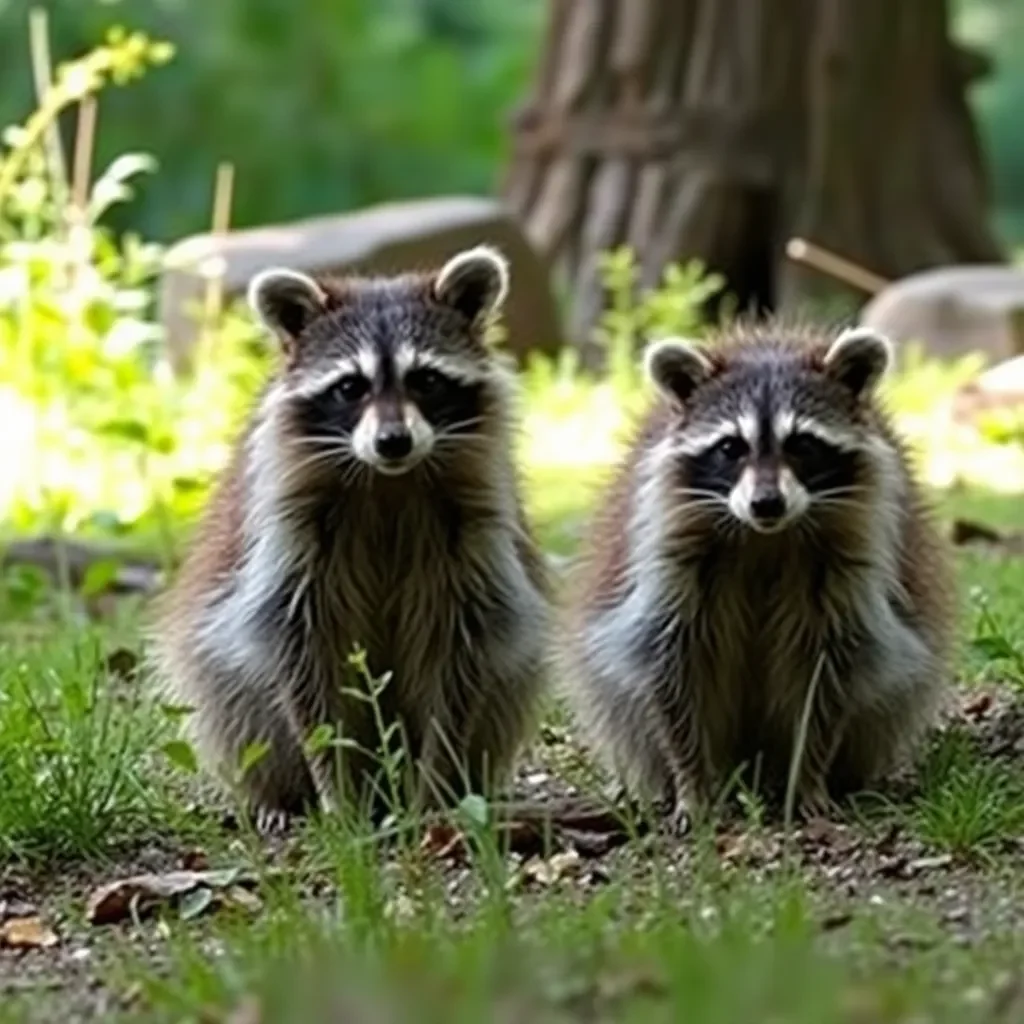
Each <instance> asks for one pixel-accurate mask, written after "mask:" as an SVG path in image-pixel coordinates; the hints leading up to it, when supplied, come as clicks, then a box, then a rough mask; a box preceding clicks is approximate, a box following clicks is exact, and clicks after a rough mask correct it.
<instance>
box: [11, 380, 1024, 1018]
mask: <svg viewBox="0 0 1024 1024" xmlns="http://www.w3.org/2000/svg"><path fill="white" fill-rule="evenodd" d="M590 400H592V398H591V399H588V401H590ZM554 408H555V403H552V404H551V406H549V407H548V408H546V409H544V408H542V409H539V410H534V413H535V416H534V419H533V423H534V428H533V433H532V435H529V434H528V437H527V440H526V445H527V447H529V445H530V444H531V436H532V437H533V438H537V436H538V433H539V426H538V425H539V424H544V429H545V430H550V429H553V426H552V425H553V424H554V425H557V423H558V422H559V417H560V416H561V422H568V421H569V420H571V417H572V415H573V412H572V410H571V409H570V410H568V411H566V412H563V413H558V412H557V411H555V412H553V411H552V409H554ZM575 415H579V413H578V408H577V412H576V413H575ZM619 425H620V426H621V422H620V424H619ZM566 429H567V430H568V429H569V428H566ZM574 429H576V430H577V431H579V430H580V427H579V425H578V424H577V425H576V427H575V428H574ZM609 436H610V435H609ZM592 440H593V439H592ZM611 443H613V442H611V441H610V442H609V444H611ZM552 447H553V448H555V449H557V446H552ZM543 448H544V446H542V445H539V444H538V445H537V446H536V448H535V450H542V449H543ZM594 450H595V451H598V452H599V451H600V446H599V445H598V444H597V443H596V442H595V444H594ZM605 465H606V459H604V458H602V457H600V455H599V454H598V455H595V456H594V457H593V458H592V459H591V460H590V462H589V463H588V462H587V461H585V460H584V459H580V460H578V461H577V462H576V463H575V465H565V464H562V463H558V462H556V461H555V460H553V459H548V460H547V461H545V460H544V459H542V458H534V459H533V460H531V462H530V464H529V474H528V475H529V479H530V482H531V487H530V497H531V506H532V512H533V514H534V517H535V520H536V521H537V523H538V526H539V530H540V533H541V536H542V538H543V540H544V542H545V545H546V546H547V547H548V548H549V549H551V550H554V551H559V552H561V553H570V552H571V551H572V549H573V546H574V544H575V538H576V536H577V532H578V529H579V527H580V526H581V524H582V523H583V522H584V521H585V518H586V510H587V508H588V507H589V505H590V503H591V502H592V501H593V494H594V487H595V485H596V484H597V482H599V481H600V479H601V478H602V476H603V474H604V470H605ZM941 500H942V510H943V514H944V515H945V516H947V517H948V516H951V515H954V514H958V515H970V516H973V517H975V518H980V519H983V520H985V521H988V522H994V523H996V524H998V525H1001V526H1013V525H1015V524H1016V525H1018V526H1019V525H1024V510H1022V509H1021V508H1020V506H1019V504H1016V503H1015V502H1014V501H1013V500H1012V499H1009V498H1006V497H1003V496H1000V495H989V496H985V495H983V494H982V493H980V492H979V491H978V490H977V489H971V490H968V491H962V492H955V493H951V494H949V495H946V496H943V497H942V499H941ZM961 570H962V571H961V586H962V591H963V598H964V605H965V608H966V610H967V614H966V635H965V641H967V642H965V644H964V652H963V674H964V677H965V686H966V687H967V688H968V692H969V691H970V688H971V687H973V686H978V687H980V686H981V685H982V684H984V685H985V686H989V687H991V686H995V688H996V691H997V692H998V694H999V699H1000V700H1001V701H1003V702H1004V703H1006V702H1009V703H1008V705H1007V706H1009V707H1010V708H1011V709H1012V708H1013V707H1017V708H1019V707H1020V704H1019V703H1017V704H1014V703H1013V701H1014V700H1015V699H1017V698H1015V697H1014V694H1015V692H1016V693H1017V694H1018V695H1019V684H1020V680H1019V679H1017V678H1016V677H1015V675H1014V672H1015V670H1016V665H1017V662H1016V661H1015V660H1014V658H1015V656H1016V654H1017V652H1019V651H1021V650H1024V647H1022V645H1021V641H1022V639H1024V614H1022V606H1021V604H1020V600H1019V595H1020V594H1021V593H1022V592H1024V561H1022V560H1020V559H1018V560H1003V561H997V560H994V559H992V558H991V557H987V556H983V555H976V554H972V553H970V552H965V553H964V554H963V555H962V556H961ZM0 602H2V603H0V607H2V608H3V610H4V613H5V622H4V625H3V626H2V627H0V702H2V703H0V791H2V793H3V800H0V855H2V861H0V863H6V864H7V865H8V866H7V867H6V868H0V885H2V887H3V889H4V890H5V891H7V892H8V893H11V894H13V895H16V896H19V897H20V898H27V899H30V900H31V901H32V902H33V903H36V904H38V905H39V908H40V910H41V911H42V913H43V915H44V916H45V917H46V919H47V920H49V921H52V922H54V923H55V925H56V927H57V930H58V932H59V934H60V936H61V944H60V945H59V946H58V947H57V948H56V949H55V950H39V951H35V952H31V953H28V954H24V955H22V954H14V953H10V952H8V953H0V992H3V993H4V998H3V999H0V1021H6V1020H36V1019H50V1018H51V1017H52V1016H57V1015H58V1014H66V1013H68V1012H69V1008H72V1009H73V1010H74V1012H86V1011H90V1012H93V1013H96V1014H99V1015H100V1016H101V1017H102V1019H104V1020H121V1019H123V1020H154V1021H196V1022H199V1021H203V1022H205V1021H220V1020H224V1021H234V1022H236V1024H237V1022H240V1021H257V1020H259V1021H275V1022H276V1021H281V1022H289V1021H295V1022H299V1021H327V1020H333V1019H351V1020H357V1021H367V1022H370V1021H378V1020H381V1021H383V1020H417V1021H420V1020H423V1021H430V1020H437V1021H441V1020H445V1021H478V1020H490V1019H500V1020H509V1021H515V1020H571V1021H578V1020H627V1019H628V1020H630V1021H633V1020H637V1021H646V1020H650V1021H661V1020H666V1021H667V1020H676V1019H684V1015H685V1019H687V1020H692V1021H698V1022H702V1024H704V1022H706V1024H718V1022H722V1024H725V1022H732V1021H739V1020H742V1021H749V1022H752V1024H758V1022H765V1024H767V1022H769V1021H771V1022H775V1021H785V1022H794V1024H796V1022H802V1021H806V1022H808V1024H809V1022H812V1021H814V1022H818V1021H837V1022H847V1021H849V1022H851V1024H852V1022H867V1021H871V1022H875V1021H879V1022H883V1021H893V1022H896V1021H911V1020H913V1021H926V1020H927V1021H946V1020H948V1021H951V1022H952V1021H957V1022H959V1021H979V1022H981V1021H997V1020H1007V1021H1009V1020H1011V1019H1015V1018H1014V1017H1013V1016H1012V1014H1013V1013H1016V1012H1018V1010H1019V1004H1018V1003H1014V1000H1015V999H1018V998H1019V996H1018V995H1015V992H1016V990H1015V989H1014V988H1013V986H1014V984H1017V983H1018V981H1017V979H1019V977H1020V975H1019V965H1020V963H1021V962H1024V960H1022V955H1024V938H1022V935H1024V931H1022V929H1021V925H1022V921H1021V916H1020V914H1019V913H1015V912H1014V911H1013V909H1012V908H1013V907H1014V906H1017V907H1019V906H1020V903H1019V902H1015V901H1019V896H1020V893H1021V889H1022V888H1024V873H1022V872H1021V869H1020V858H1021V845H1020V844H1021V842H1022V837H1024V810H1022V808H1024V767H1022V763H1021V760H1022V759H1021V756H1020V752H1019V751H1018V752H1017V753H1016V754H1014V753H1013V751H1010V752H1007V751H1002V752H1000V751H999V750H998V749H997V748H998V743H997V740H998V736H997V735H996V733H998V729H997V728H996V727H995V726H993V727H992V728H991V729H989V727H988V726H987V725H986V724H985V723H982V724H980V725H979V724H971V723H967V724H963V723H961V724H958V725H957V726H955V727H952V728H951V729H950V730H948V731H947V732H945V733H944V734H942V735H941V736H939V737H938V738H937V739H936V740H935V741H934V742H933V744H932V745H931V746H930V748H929V749H928V750H927V751H926V752H925V753H924V755H923V757H922V760H921V763H920V765H919V772H918V775H917V778H916V781H915V783H914V786H913V787H912V789H911V791H910V792H909V794H908V795H907V796H906V798H905V799H902V800H899V799H897V800H890V801H889V802H888V803H887V804H886V807H885V811H884V813H880V814H872V813H867V814H865V815H863V816H862V817H861V818H856V817H851V818H849V819H848V820H847V821H846V822H845V823H839V824H838V825H836V826H835V827H836V829H838V830H839V831H838V832H837V833H836V834H835V835H832V834H829V835H826V836H807V835H804V836H803V837H802V838H801V836H800V835H798V836H797V837H796V838H794V837H793V836H789V837H787V836H784V835H780V832H779V830H778V829H777V828H776V827H775V826H774V825H772V824H771V823H770V822H769V823H765V822H762V821H760V819H759V818H758V816H757V814H756V813H754V812H752V813H751V814H750V816H749V818H748V819H747V820H745V821H742V822H740V823H738V824H737V823H735V822H733V823H731V824H730V823H727V822H726V823H719V825H718V828H717V830H716V831H710V830H709V831H707V832H706V833H703V834H701V835H700V836H698V837H697V838H696V839H695V840H694V841H693V842H692V843H688V844H672V843H669V842H668V841H667V840H665V839H663V838H661V837H658V836H656V835H655V836H648V837H646V838H638V839H637V840H635V841H634V842H631V843H628V844H626V845H625V846H623V847H620V848H619V849H616V850H614V851H611V852H610V853H608V854H606V855H604V856H601V857H597V858H594V859H593V860H590V859H584V860H582V861H581V862H579V863H575V866H573V867H572V868H571V870H566V872H565V875H564V877H560V876H559V873H558V871H554V872H552V871H548V872H547V874H544V873H541V874H538V873H537V872H536V871H533V872H532V873H531V871H530V870H527V868H528V865H527V864H525V863H524V862H523V861H522V859H521V858H518V857H517V856H516V855H512V854H507V853H505V852H504V851H503V850H502V849H501V848H500V844H499V842H498V840H497V838H496V837H495V836H494V835H493V834H492V833H491V832H490V831H489V829H488V828H487V827H486V825H484V826H481V827H480V828H478V829H477V830H476V832H475V835H476V840H475V844H474V846H473V849H472V850H471V852H470V856H469V860H468V862H465V863H459V864H452V863H449V862H447V861H444V860H439V859H438V858H437V856H436V855H435V854H434V853H431V852H430V851H429V850H424V849H421V848H419V847H418V846H417V845H416V843H415V842H411V843H405V844H400V845H399V847H398V848H397V849H393V850H392V851H391V853H390V854H388V855H386V856H381V855H380V854H379V853H378V852H377V851H376V849H375V847H374V846H373V845H372V844H371V843H369V842H368V841H367V840H368V835H367V832H366V830H365V828H364V827H362V826H360V825H358V824H357V823H350V822H341V823H338V822H324V821H316V820H314V821H311V822H309V823H306V824H305V825H303V826H301V827H300V828H299V829H298V830H297V832H296V833H295V834H293V835H291V836H290V837H288V838H287V839H286V840H284V841H282V842H279V843H278V844H276V845H275V844H274V843H271V844H265V843H262V842H260V841H258V840H257V839H256V838H255V837H254V836H252V835H251V834H249V833H247V832H239V831H238V830H237V827H235V828H232V827H229V825H230V815H229V816H228V819H223V816H224V814H225V813H227V812H230V811H231V807H230V806H229V805H226V804H225V802H224V798H223V796H222V795H221V794H220V793H219V792H216V791H213V790H210V789H209V788H207V787H206V786H205V784H204V783H203V781H202V780H201V779H200V778H199V777H197V776H195V775H194V774H193V773H192V771H191V768H192V765H191V763H190V759H189V757H188V756H187V754H183V753H182V751H181V749H180V747H178V746H176V745H175V744H174V743H173V742H169V740H170V737H171V735H172V733H171V731H170V726H171V725H173V722H172V721H171V720H170V718H169V716H168V712H167V711H166V709H161V708H160V707H159V706H158V705H156V704H155V703H154V702H153V701H152V699H151V698H150V697H149V696H148V691H147V690H146V688H145V686H144V685H143V683H142V682H141V681H140V680H138V679H137V678H136V677H135V675H134V674H133V672H132V670H131V664H130V661H131V659H128V663H127V665H125V664H121V665H120V666H119V667H118V666H114V667H111V665H110V664H108V659H109V656H110V655H111V653H112V652H114V651H115V650H121V651H122V661H124V657H123V651H124V650H125V649H128V650H137V649H138V645H139V638H138V627H139V622H140V614H141V611H140V609H138V608H137V607H132V606H127V607H125V608H124V609H121V610H120V611H119V612H118V613H117V614H116V615H115V616H114V617H113V618H110V617H105V618H103V619H101V620H100V621H97V622H90V621H83V620H82V619H81V617H80V615H79V609H77V608H76V606H75V604H74V603H73V602H69V601H55V600H54V593H53V592H52V591H51V590H49V589H48V588H47V587H46V586H45V585H43V584H41V583H40V582H39V581H38V580H35V579H34V578H33V577H32V576H31V574H30V575H28V576H25V575H24V574H18V573H11V572H9V573H8V574H7V575H6V577H5V586H4V588H3V591H2V594H0ZM984 638H987V641H988V642H987V643H986V642H981V643H978V642H976V641H978V640H979V639H984ZM979 692H980V690H979ZM999 706H1000V707H1002V706H1003V705H1002V704H1000V705H999ZM993 714H994V712H993ZM171 717H173V716H171ZM549 721H550V723H551V724H550V726H549V727H547V728H545V730H543V731H542V734H541V738H540V739H539V740H538V741H537V743H535V744H534V748H533V749H532V750H531V751H530V752H529V755H528V759H529V761H530V765H531V771H532V770H534V769H539V770H541V771H549V772H550V773H551V774H552V775H556V776H557V775H559V774H560V773H561V771H562V767H563V766H566V765H577V766H584V767H585V765H586V761H585V758H584V757H583V756H582V755H581V754H580V753H579V752H578V751H577V750H576V749H575V748H574V746H573V743H572V737H571V722H569V721H568V720H567V719H566V718H565V716H564V715H563V714H561V713H560V712H559V710H558V709H552V714H551V715H550V718H549ZM993 721H995V719H993ZM1000 721H1002V720H1001V719H1000ZM990 733H992V735H990ZM1010 739H1011V740H1013V739H1015V740H1016V741H1017V742H1024V737H1022V735H1021V733H1020V732H1018V733H1017V734H1016V736H1015V737H1014V736H1013V735H1011V736H1010ZM587 777H588V772H586V771H583V770H581V771H580V772H579V775H578V778H577V775H576V774H575V773H572V778H573V779H574V780H575V781H578V780H581V779H586V778H587ZM583 784H584V785H586V784H587V783H583ZM225 820H227V821H228V824H225V823H224V821H225ZM893 835H896V836H898V838H897V839H895V840H894V839H893ZM837 837H838V838H837ZM844 837H845V838H844ZM894 842H895V847H893V843H894ZM197 844H200V845H201V846H202V849H203V855H204V857H205V858H206V859H208V860H209V861H210V862H212V863H214V864H215V865H218V866H236V867H244V868H247V869H250V870H253V871H255V872H256V874H257V876H258V877H259V878H260V879H261V884H260V885H259V888H258V892H259V897H258V899H259V901H260V902H259V906H258V908H257V909H254V908H253V907H252V906H250V903H251V901H249V902H247V903H246V904H245V905H244V906H242V907H234V908H230V907H225V908H223V909H221V910H220V911H218V912H217V913H214V914H206V915H198V916H195V917H193V916H192V912H191V911H189V910H188V909H187V907H188V905H186V909H185V911H184V912H183V911H182V910H180V909H179V910H173V909H168V910H167V911H165V912H164V913H163V914H161V915H160V916H159V917H158V918H157V919H155V920H154V919H144V920H138V921H135V922H134V923H133V922H131V921H129V922H127V923H126V924H124V925H122V926H113V927H108V928H95V927H92V928H91V927H89V926H88V925H87V924H86V923H85V921H84V917H83V911H84V906H85V901H86V897H87V895H88V892H89V890H90V889H91V888H92V887H94V886H95V885H96V884H98V883H100V882H102V881H110V880H113V879H116V878H118V877H120V876H122V875H124V874H126V873H128V874H130V873H132V872H134V871H137V870H140V869H142V868H154V867H155V868H170V867H175V866H177V865H180V863H181V862H182V858H183V857H184V855H185V854H186V852H187V851H188V850H190V849H193V848H194V847H195V846H196V845H197ZM794 844H795V845H794ZM851 844H852V845H851ZM893 848H895V850H896V854H895V855H894V854H893V853H892V850H893ZM737 851H739V852H737ZM549 852H550V851H549ZM946 854H948V855H949V857H950V858H951V859H949V860H943V859H942V857H943V855H946ZM894 856H895V857H896V859H897V860H899V861H900V863H903V864H905V865H912V864H914V863H917V862H920V863H924V864H929V863H932V864H934V865H936V866H934V867H929V868H927V869H923V870H924V875H923V877H921V876H919V875H915V874H913V872H912V871H911V868H910V867H906V868H905V870H904V873H905V875H906V877H903V876H902V875H899V873H898V872H897V873H896V874H893V871H894V869H893V868H892V867H891V864H890V862H891V861H892V860H893V857H894ZM936 858H938V859H937V860H936ZM555 862H556V861H552V863H555ZM908 872H909V873H908ZM538 879H539V880H538ZM950 893H952V894H953V897H952V898H954V899H955V900H959V901H960V904H961V905H960V906H959V909H958V911H957V915H956V916H951V915H952V911H950V910H949V909H948V908H947V906H946V905H945V903H946V901H947V900H948V898H950V897H949V894H950ZM0 898H3V897H2V893H0ZM191 906H192V909H193V910H195V908H196V904H191ZM964 906H966V907H968V910H966V911H964V910H963V907H964ZM1007 907H1010V908H1011V909H1010V910H1007V909H1006V908H1007ZM199 909H202V908H201V907H200V908H199ZM964 914H966V915H967V916H966V917H965V916H964ZM83 951H84V952H83ZM76 955H77V956H78V959H75V957H76ZM26 985H27V991H22V989H24V988H25V987H26ZM1003 1004H1006V1005H1007V1006H1009V1007H1011V1009H1010V1010H1008V1011H1005V1012H1006V1013H1009V1014H1011V1016H1006V1015H1005V1014H1004V1016H1002V1017H1000V1016H999V1014H1000V1013H1003V1011H1002V1010H1000V1006H1001V1005H1003ZM1014 1006H1016V1007H1017V1009H1014V1008H1013V1007H1014ZM246 1014H249V1016H246Z"/></svg>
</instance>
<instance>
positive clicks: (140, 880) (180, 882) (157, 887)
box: [86, 869, 256, 925]
mask: <svg viewBox="0 0 1024 1024" xmlns="http://www.w3.org/2000/svg"><path fill="white" fill-rule="evenodd" d="M255 882H256V879H255V877H254V876H252V875H243V873H242V872H240V871H237V870H235V869H228V870H225V871H168V872H166V873H165V874H162V875H135V876H133V877H131V878H123V879H120V880H119V881H116V882H111V883H109V884H108V885H104V886H101V887H100V888H99V889H97V890H95V891H94V892H93V893H92V895H91V896H90V897H89V902H88V905H87V907H86V917H87V919H88V920H89V922H90V923H91V924H94V925H101V924H113V923H114V922H117V921H124V920H125V919H127V918H129V917H131V916H133V915H137V916H138V917H143V916H145V915H147V914H150V913H152V912H153V911H154V910H156V909H157V908H158V907H159V906H161V905H170V906H178V905H180V904H181V902H182V900H184V899H185V898H186V897H188V896H190V895H191V894H193V893H197V892H199V891H200V890H202V889H208V890H221V891H223V890H231V889H233V888H234V887H235V886H246V885H249V886H251V885H254V884H255ZM193 899H198V897H193ZM217 902H218V904H220V903H223V902H224V900H223V899H221V900H218V901H217ZM234 902H238V901H234ZM204 909H205V907H204Z"/></svg>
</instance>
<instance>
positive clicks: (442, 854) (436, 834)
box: [420, 822, 466, 860]
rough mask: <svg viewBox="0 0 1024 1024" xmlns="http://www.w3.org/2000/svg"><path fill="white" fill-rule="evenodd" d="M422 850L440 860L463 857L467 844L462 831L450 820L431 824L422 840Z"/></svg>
mask: <svg viewBox="0 0 1024 1024" xmlns="http://www.w3.org/2000/svg"><path fill="white" fill-rule="evenodd" d="M420 851H421V852H422V853H425V854H427V856H430V857H437V858H438V860H447V859H449V858H456V857H462V856H463V855H464V854H465V852H466V844H465V840H464V839H463V836H462V833H461V832H460V831H459V830H458V829H457V828H455V826H454V825H451V824H449V823H448V822H438V823H437V824H434V825H431V826H430V827H429V828H428V829H427V830H426V831H425V832H424V833H423V839H422V840H421V841H420Z"/></svg>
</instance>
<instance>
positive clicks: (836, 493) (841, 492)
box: [810, 484, 870, 501]
mask: <svg viewBox="0 0 1024 1024" xmlns="http://www.w3.org/2000/svg"><path fill="white" fill-rule="evenodd" d="M869 490H870V488H867V487H863V486H860V485H857V484H848V485H846V486H845V487H828V488H826V489H825V490H824V491H811V492H810V497H811V500H812V501H819V500H821V499H822V498H839V497H845V496H847V495H851V494H866V493H867V492H868V491H869Z"/></svg>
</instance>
